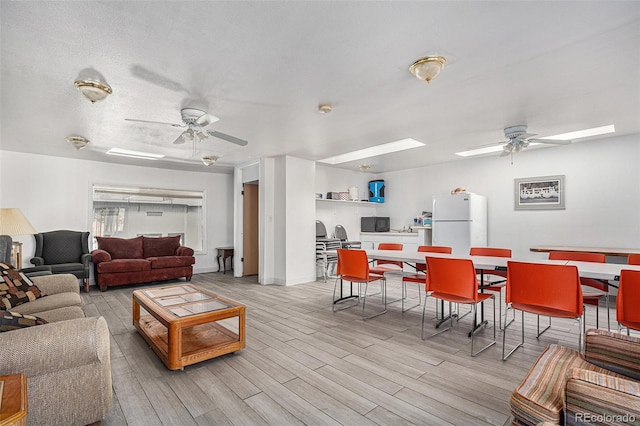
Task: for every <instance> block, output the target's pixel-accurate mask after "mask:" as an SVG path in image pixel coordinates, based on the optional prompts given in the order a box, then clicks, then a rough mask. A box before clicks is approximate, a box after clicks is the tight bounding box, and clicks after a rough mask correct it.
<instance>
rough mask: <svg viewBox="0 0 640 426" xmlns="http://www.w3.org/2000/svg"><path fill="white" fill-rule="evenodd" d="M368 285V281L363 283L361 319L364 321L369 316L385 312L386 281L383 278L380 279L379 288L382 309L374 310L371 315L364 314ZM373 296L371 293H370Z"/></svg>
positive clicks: (369, 317) (372, 316)
mask: <svg viewBox="0 0 640 426" xmlns="http://www.w3.org/2000/svg"><path fill="white" fill-rule="evenodd" d="M368 287H369V282H368V281H367V282H365V283H364V297H363V298H362V319H363V320H364V321H366V320H368V319H371V318H375V317H377V316H379V315H382V314H384V313H386V312H387V281H386V280H385V279H384V278H383V279H381V280H380V290H381V292H382V304H383V305H384V308H383V309H382V311H379V312H376V313H374V314H372V315H369V316H366V317H365V316H364V305H365V304H366V302H367V289H368ZM358 294H360V291H359V290H358ZM372 296H373V295H372Z"/></svg>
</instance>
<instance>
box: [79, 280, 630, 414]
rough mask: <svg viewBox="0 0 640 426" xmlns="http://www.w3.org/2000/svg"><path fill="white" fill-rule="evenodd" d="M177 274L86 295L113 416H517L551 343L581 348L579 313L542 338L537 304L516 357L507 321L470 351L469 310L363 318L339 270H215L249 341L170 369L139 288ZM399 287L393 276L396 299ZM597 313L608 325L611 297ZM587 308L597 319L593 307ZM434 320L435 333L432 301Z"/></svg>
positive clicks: (513, 331)
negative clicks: (328, 273)
mask: <svg viewBox="0 0 640 426" xmlns="http://www.w3.org/2000/svg"><path fill="white" fill-rule="evenodd" d="M177 283H184V280H174V281H170V282H166V283H155V284H139V285H131V286H120V287H114V288H110V289H109V290H108V291H107V292H104V293H103V292H100V291H98V290H97V289H95V288H92V289H91V292H89V293H82V294H81V296H82V299H83V300H84V302H85V310H86V312H87V315H89V316H98V315H102V316H104V317H105V319H106V320H107V323H108V325H109V331H110V333H111V337H110V341H111V366H112V378H113V388H114V404H113V409H112V411H111V413H110V414H109V415H108V416H107V418H105V419H104V421H103V425H107V426H124V425H142V424H144V425H145V426H146V425H160V424H165V425H167V424H187V425H193V424H198V425H233V426H238V425H253V424H269V425H283V424H284V425H288V424H296V425H298V424H310V425H313V424H317V425H325V424H343V425H352V424H354V425H355V424H372V423H375V424H379V425H385V426H386V425H426V424H428V425H431V424H487V425H489V424H491V425H493V424H501V423H507V424H508V423H509V396H510V394H511V392H512V391H513V389H514V388H515V387H516V386H517V384H518V383H519V382H520V380H521V379H522V377H524V375H525V374H526V372H527V371H528V369H529V367H530V366H531V364H532V363H533V362H534V361H535V359H536V358H537V357H538V356H539V355H540V353H541V352H542V351H543V350H544V348H545V347H546V346H547V345H548V344H550V343H558V344H563V345H566V346H569V347H572V348H576V347H577V340H578V339H577V336H578V326H577V322H575V321H573V320H561V319H553V321H552V328H551V329H550V330H548V331H547V332H546V333H544V334H543V335H542V336H541V337H540V338H539V339H536V337H535V333H536V317H535V316H532V315H528V314H527V315H525V345H524V347H522V348H520V349H518V350H517V351H516V352H515V353H514V354H513V355H512V356H511V357H510V358H509V360H507V361H502V360H501V355H502V332H501V331H498V333H497V338H498V343H497V344H496V345H494V346H493V347H491V348H490V349H488V350H486V351H485V352H483V353H481V354H480V355H479V356H477V357H471V356H470V355H469V351H470V340H469V338H468V336H467V334H466V331H467V329H468V328H469V327H470V324H471V319H470V317H465V318H463V319H462V320H461V321H460V322H457V323H455V324H454V329H453V330H452V331H451V332H447V333H443V334H442V335H441V336H437V337H435V338H430V339H427V340H421V339H420V325H421V320H422V308H416V309H413V310H411V311H408V312H405V313H402V312H401V311H400V303H392V304H389V305H388V312H387V313H386V314H384V315H381V316H379V317H377V318H374V319H371V320H368V321H363V320H362V319H361V317H360V310H359V307H355V308H351V309H348V310H345V311H340V312H335V313H334V312H333V311H332V309H331V306H332V303H331V297H332V291H333V281H331V280H330V281H329V282H327V283H324V282H322V281H315V282H311V283H306V284H300V285H296V286H286V287H285V286H263V285H259V284H257V283H256V279H255V277H244V278H234V277H233V276H232V275H231V274H222V273H207V274H196V275H194V276H193V280H192V283H193V284H194V285H200V286H202V287H204V288H207V289H209V290H211V291H213V292H216V293H218V294H220V295H222V296H225V297H228V298H230V299H232V300H236V301H238V302H240V303H243V304H246V306H247V336H246V338H247V346H246V348H245V349H243V350H240V351H237V352H236V353H234V354H229V355H225V356H222V357H219V358H216V359H212V360H208V361H205V362H202V363H199V364H195V365H192V366H188V367H186V368H185V369H184V371H180V370H178V371H170V370H168V369H167V368H166V367H165V366H164V364H163V363H162V362H161V361H160V360H159V359H158V357H157V356H156V355H155V353H154V352H153V351H152V350H151V349H150V348H149V347H148V345H147V344H146V342H145V341H144V340H143V339H142V338H141V336H140V335H139V334H138V333H137V331H135V329H133V327H132V324H131V295H132V293H133V291H134V290H139V289H150V288H154V287H158V286H165V285H172V284H177ZM414 293H415V291H414ZM399 295H400V283H399V281H398V280H394V279H391V280H390V281H389V298H393V297H398V296H399ZM414 296H415V295H413V293H412V297H414ZM371 300H372V301H373V300H374V299H371ZM372 305H373V304H372ZM377 307H379V305H378V306H376V308H377ZM611 307H612V309H611V317H612V318H615V309H614V308H615V307H614V304H612V305H611ZM371 308H372V309H373V308H374V307H373V306H372V307H371ZM599 312H600V320H601V321H600V325H601V327H606V310H605V308H604V305H603V304H602V305H601V306H600V307H599ZM586 316H587V326H588V327H589V326H593V325H595V309H593V307H592V306H589V307H588V308H587V310H586ZM426 318H427V321H426V323H425V324H426V327H427V328H426V331H428V332H431V331H432V330H434V329H433V325H434V323H435V320H434V318H435V304H434V303H433V300H430V303H429V304H428V305H427V311H426ZM520 318H521V315H520V314H519V313H518V314H517V318H516V322H515V323H513V324H512V326H511V327H509V329H508V333H507V338H506V340H507V345H508V346H510V345H514V344H516V343H517V342H518V341H519V339H520V325H521V320H520ZM492 332H493V330H492V329H491V328H488V329H486V330H484V331H482V332H481V334H479V335H478V336H480V337H483V336H485V335H488V334H489V333H491V334H492ZM633 334H634V335H639V334H637V333H633Z"/></svg>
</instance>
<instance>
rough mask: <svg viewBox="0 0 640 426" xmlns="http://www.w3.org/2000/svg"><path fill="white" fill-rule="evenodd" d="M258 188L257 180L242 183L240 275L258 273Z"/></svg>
mask: <svg viewBox="0 0 640 426" xmlns="http://www.w3.org/2000/svg"><path fill="white" fill-rule="evenodd" d="M258 189H259V185H258V183H257V182H250V183H244V184H242V194H243V197H242V212H243V213H242V216H243V217H242V219H243V220H242V222H243V225H242V247H243V253H242V276H243V277H246V276H249V275H258V260H259V252H260V250H259V246H258V192H259V191H258Z"/></svg>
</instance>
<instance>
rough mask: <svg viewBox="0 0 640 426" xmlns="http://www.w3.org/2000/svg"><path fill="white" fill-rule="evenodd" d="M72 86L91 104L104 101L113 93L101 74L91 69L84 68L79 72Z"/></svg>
mask: <svg viewBox="0 0 640 426" xmlns="http://www.w3.org/2000/svg"><path fill="white" fill-rule="evenodd" d="M73 84H75V86H76V88H77V89H78V90H79V91H80V93H82V94H83V95H84V96H85V97H86V98H87V99H89V100H90V101H91V103H92V104H94V103H96V102H98V101H101V100H103V99H106V97H107V96H109V95H110V94H111V93H112V92H113V90H112V89H111V86H109V85H108V84H107V82H106V80H105V78H104V77H103V76H102V74H100V73H99V72H98V71H96V70H94V69H93V68H85V69H83V70H82V71H80V74H79V75H78V78H77V79H76V81H74V82H73Z"/></svg>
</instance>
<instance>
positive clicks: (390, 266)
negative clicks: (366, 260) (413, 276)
mask: <svg viewBox="0 0 640 426" xmlns="http://www.w3.org/2000/svg"><path fill="white" fill-rule="evenodd" d="M378 250H399V251H400V250H402V244H400V243H380V244H378ZM381 265H387V266H381ZM369 272H370V273H371V274H373V275H384V274H385V272H402V261H399V260H376V265H375V266H373V267H371V269H370V271H369Z"/></svg>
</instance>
